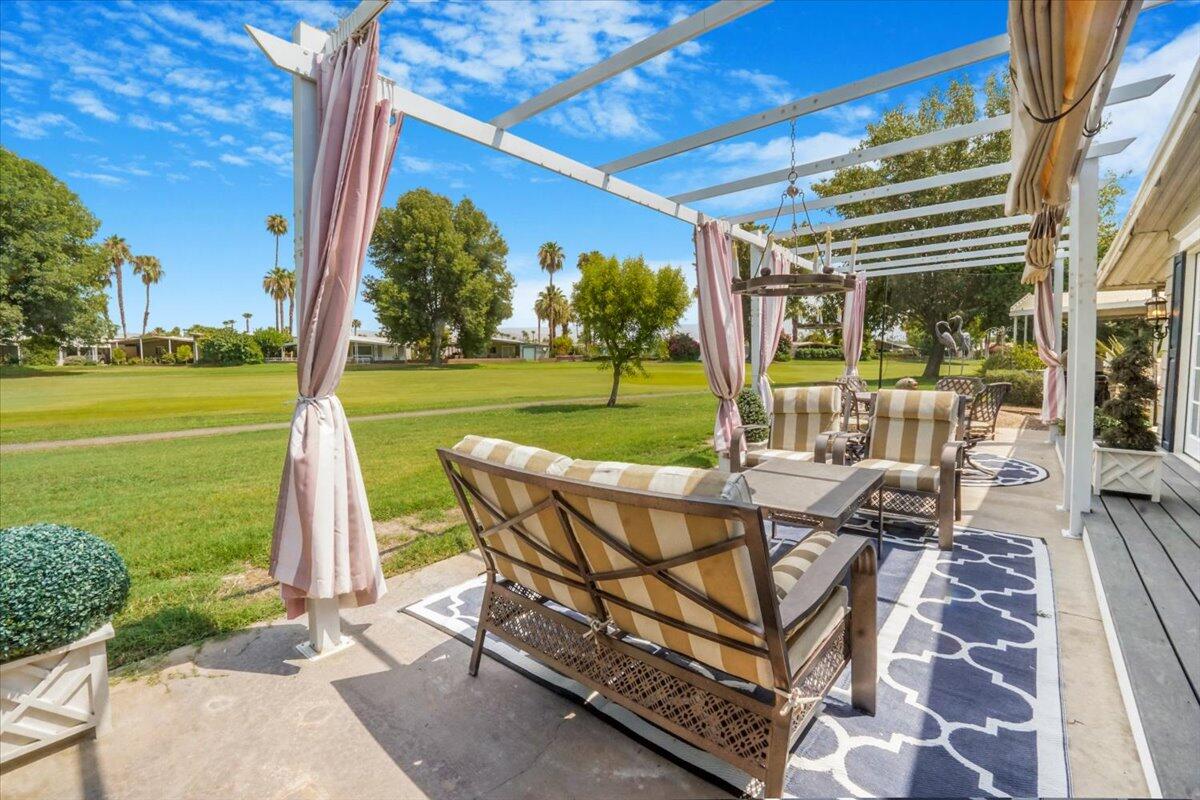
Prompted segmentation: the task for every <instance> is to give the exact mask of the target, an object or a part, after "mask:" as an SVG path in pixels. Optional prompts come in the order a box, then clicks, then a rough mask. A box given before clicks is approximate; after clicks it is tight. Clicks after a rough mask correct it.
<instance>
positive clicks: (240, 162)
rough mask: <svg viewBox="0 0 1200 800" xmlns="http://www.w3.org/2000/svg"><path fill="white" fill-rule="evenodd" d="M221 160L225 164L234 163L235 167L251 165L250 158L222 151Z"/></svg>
mask: <svg viewBox="0 0 1200 800" xmlns="http://www.w3.org/2000/svg"><path fill="white" fill-rule="evenodd" d="M221 161H222V162H223V163H225V164H233V165H234V166H235V167H248V166H250V159H248V158H243V157H241V156H235V155H233V154H232V153H222V154H221Z"/></svg>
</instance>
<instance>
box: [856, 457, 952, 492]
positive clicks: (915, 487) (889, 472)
mask: <svg viewBox="0 0 1200 800" xmlns="http://www.w3.org/2000/svg"><path fill="white" fill-rule="evenodd" d="M855 466H856V467H869V468H870V469H882V470H886V472H885V473H884V476H883V485H884V486H890V487H892V488H893V489H909V490H912V491H917V492H936V491H937V490H938V476H939V475H941V472H942V471H941V469H939V468H938V467H931V466H929V465H928V464H905V463H903V462H901V461H889V460H888V459H886V458H864V459H863V460H862V461H859V462H857V463H856V464H855Z"/></svg>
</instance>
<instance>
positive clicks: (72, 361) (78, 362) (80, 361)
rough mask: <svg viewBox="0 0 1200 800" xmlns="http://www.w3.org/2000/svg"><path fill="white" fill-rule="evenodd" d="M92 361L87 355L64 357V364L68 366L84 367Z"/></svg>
mask: <svg viewBox="0 0 1200 800" xmlns="http://www.w3.org/2000/svg"><path fill="white" fill-rule="evenodd" d="M90 363H92V362H91V361H89V360H88V357H87V356H67V357H66V358H64V359H63V366H67V367H83V366H87V365H88V364H90Z"/></svg>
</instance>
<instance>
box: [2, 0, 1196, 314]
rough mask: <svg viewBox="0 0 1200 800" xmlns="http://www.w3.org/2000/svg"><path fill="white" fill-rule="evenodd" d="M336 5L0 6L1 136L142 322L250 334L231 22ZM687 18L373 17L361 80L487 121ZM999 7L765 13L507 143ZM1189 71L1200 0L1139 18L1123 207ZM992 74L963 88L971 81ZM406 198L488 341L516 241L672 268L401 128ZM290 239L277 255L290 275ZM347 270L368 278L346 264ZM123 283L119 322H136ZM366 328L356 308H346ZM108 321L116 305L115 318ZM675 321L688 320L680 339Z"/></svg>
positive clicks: (927, 50) (581, 153)
mask: <svg viewBox="0 0 1200 800" xmlns="http://www.w3.org/2000/svg"><path fill="white" fill-rule="evenodd" d="M353 6H354V3H353V2H329V1H327V0H295V1H294V2H293V1H290V0H275V1H272V2H267V1H265V0H264V1H263V2H253V1H252V0H241V1H240V2H199V1H193V2H176V3H156V2H136V3H135V2H49V1H44V2H22V1H21V0H5V2H4V3H3V8H2V9H0V109H2V110H0V142H2V143H3V144H4V146H6V147H8V148H11V149H12V150H15V151H16V152H17V153H19V154H20V155H22V156H25V157H27V158H32V159H34V160H36V161H38V162H40V163H42V164H44V165H45V166H46V167H48V168H49V169H50V170H51V171H52V172H54V173H55V174H56V175H57V176H59V177H60V178H62V179H63V180H65V181H66V182H67V183H68V184H69V185H70V186H71V188H72V189H74V190H75V191H76V192H77V193H79V195H80V196H81V197H82V198H83V200H84V202H85V203H86V204H87V205H88V206H89V208H91V209H92V211H93V212H94V213H95V214H96V215H97V216H98V217H99V218H100V219H101V220H102V221H103V225H102V227H101V230H100V234H99V235H100V236H107V235H109V234H114V233H115V234H119V235H121V236H124V237H125V238H126V239H127V240H128V241H129V242H130V244H131V246H132V248H133V250H134V252H135V253H145V254H152V255H156V256H158V257H159V258H160V259H161V261H162V263H163V267H164V269H165V277H164V279H163V282H162V283H161V284H160V285H159V286H157V287H155V288H154V290H153V299H152V303H151V323H150V324H151V326H154V325H156V324H161V325H164V326H168V327H169V326H172V325H187V324H191V323H195V322H201V323H206V324H219V323H220V322H221V321H222V320H224V319H230V318H238V319H239V325H240V317H241V314H242V312H244V311H250V312H252V313H253V314H254V315H255V319H254V323H255V324H270V322H271V320H272V306H271V301H270V300H269V299H268V298H267V297H266V295H264V294H263V293H262V291H261V288H260V283H261V279H262V274H263V273H264V272H265V271H266V270H267V269H268V268H270V267H271V266H272V259H273V253H274V243H273V239H272V238H271V237H270V236H269V235H268V234H267V233H266V231H265V230H264V227H263V219H264V217H266V215H267V214H270V213H282V214H284V215H286V216H288V217H289V220H290V217H291V205H292V203H291V197H292V195H291V116H290V115H291V91H290V80H289V79H288V78H287V77H286V76H284V75H283V74H282V73H278V72H277V71H276V70H275V69H274V68H273V67H271V66H270V65H269V64H268V62H267V61H266V59H265V58H264V57H263V56H262V55H261V54H260V53H259V52H258V50H257V48H255V47H254V45H253V44H252V43H251V41H250V39H249V37H247V36H246V35H245V33H244V32H243V31H242V28H241V25H242V24H243V23H250V24H252V25H255V26H257V27H260V28H263V29H265V30H268V31H271V32H272V33H275V34H277V35H280V36H284V37H288V36H289V31H290V30H291V27H292V25H293V24H294V23H295V21H297V20H299V19H304V20H306V21H308V22H310V23H312V24H315V25H318V26H322V27H330V26H332V25H333V24H334V22H335V21H336V19H337V17H338V15H339V14H344V13H346V12H347V11H348V10H349V9H351V8H353ZM701 6H702V4H700V3H676V2H656V3H626V2H602V3H588V2H565V3H560V2H550V3H542V2H531V3H525V2H516V1H515V0H508V1H507V2H497V3H494V4H492V3H434V2H423V3H404V2H401V1H400V0H397V2H395V3H393V6H392V8H390V9H389V10H388V11H387V13H386V14H385V15H384V16H383V17H382V26H383V27H382V33H383V39H382V48H381V50H382V68H383V71H384V72H385V73H386V74H388V75H390V76H391V77H393V78H396V79H398V80H399V81H400V82H401V83H403V84H405V85H406V86H408V87H409V88H412V89H414V90H415V91H417V92H420V93H422V94H426V95H428V96H430V97H432V98H434V99H436V100H438V101H440V102H443V103H446V104H448V105H451V106H454V107H456V108H458V109H460V110H463V111H465V112H467V113H470V114H472V115H473V116H476V117H479V118H482V119H490V118H491V117H493V116H495V115H496V114H498V113H500V112H501V111H503V110H505V109H507V108H509V107H511V106H512V105H515V104H516V103H518V102H520V101H521V100H524V99H525V98H527V97H529V96H530V95H532V94H533V93H535V92H537V91H539V90H540V89H542V88H545V87H546V86H548V85H550V84H552V83H554V82H556V81H558V80H561V79H563V78H565V77H568V76H569V75H571V74H573V73H575V72H578V71H580V70H581V69H584V68H586V67H588V66H590V65H591V64H594V63H596V62H597V61H599V60H601V59H602V58H604V57H606V56H608V55H610V54H611V53H613V52H615V51H616V50H619V49H621V48H622V47H625V46H627V45H628V44H629V43H631V42H633V41H636V40H638V39H641V38H644V37H645V36H647V35H649V34H650V33H652V32H654V31H655V30H658V29H660V28H662V27H665V26H666V25H668V24H670V23H672V22H674V21H676V20H678V19H680V18H682V17H684V16H686V15H688V14H690V13H693V12H694V11H696V10H697V9H699V8H700V7H701ZM1005 14H1006V4H1005V3H1004V2H992V1H990V0H979V1H978V2H932V3H926V2H907V3H905V2H861V3H856V2H803V3H802V2H798V1H796V0H793V1H791V2H789V1H788V0H780V2H776V3H774V4H772V5H770V6H767V7H766V8H764V9H762V10H760V11H757V12H754V13H752V14H749V15H747V16H745V17H742V18H741V19H739V20H737V21H735V22H733V23H731V24H729V25H726V26H724V27H723V28H720V29H718V30H717V31H715V32H713V33H710V34H708V35H706V36H704V37H702V38H701V39H699V40H697V41H695V42H692V43H689V44H687V45H685V46H683V47H681V48H679V49H677V50H676V51H673V52H672V53H669V54H666V55H664V56H661V57H659V58H657V59H655V60H653V61H651V62H648V63H647V64H645V65H643V66H641V67H639V68H638V69H636V70H634V71H631V72H629V73H627V74H625V75H624V76H622V77H620V78H618V79H616V80H613V81H611V82H609V83H607V84H604V85H602V86H601V87H599V88H597V89H594V90H592V91H589V92H587V93H585V94H583V95H580V96H578V97H576V98H575V99H574V100H572V101H571V102H569V103H567V104H565V105H563V106H560V107H558V108H557V109H555V110H553V111H551V112H547V113H545V114H542V115H540V116H538V117H535V118H534V119H532V120H529V121H527V122H525V123H523V124H521V125H520V126H518V127H517V128H515V129H514V130H515V132H517V133H519V134H520V135H522V136H524V137H526V138H529V139H532V140H533V141H536V142H538V143H539V144H543V145H546V146H548V147H551V148H553V149H555V150H558V151H561V152H563V153H566V154H568V155H571V156H573V157H575V158H578V159H579V160H581V161H584V162H587V163H592V164H599V163H603V162H605V161H608V160H610V159H613V158H616V157H619V156H622V155H627V154H629V153H633V152H637V151H639V150H642V149H644V148H646V147H649V146H652V145H654V144H657V143H660V142H663V141H667V140H670V139H674V138H676V137H678V136H681V135H684V134H687V133H691V132H694V131H697V130H700V129H703V128H706V127H709V126H712V125H716V124H719V123H721V122H725V121H727V120H730V119H734V118H736V117H740V116H743V115H745V114H748V113H751V112H754V111H758V110H765V109H767V108H771V107H773V106H776V105H778V104H781V103H784V102H787V101H789V100H793V99H796V98H799V97H801V96H803V95H805V94H808V93H810V92H813V91H819V90H822V89H827V88H831V87H834V86H837V85H840V84H843V83H846V82H848V81H851V80H854V79H856V78H860V77H864V76H867V75H870V74H873V73H876V72H879V71H882V70H886V69H889V68H892V67H896V66H899V65H902V64H905V63H907V62H910V61H913V60H916V59H919V58H923V57H926V56H929V55H933V54H936V53H939V52H942V51H944V50H948V49H951V48H954V47H959V46H962V45H965V44H969V43H971V42H975V41H977V40H979V39H982V38H985V37H988V36H993V35H995V34H997V33H1001V32H1003V31H1004V27H1005ZM1198 53H1200V4H1197V3H1196V2H1195V1H1194V0H1186V1H1184V2H1175V3H1172V4H1170V5H1168V6H1166V7H1163V8H1160V9H1156V10H1153V11H1150V12H1146V13H1144V14H1143V15H1142V17H1141V18H1140V19H1139V21H1138V24H1137V27H1136V29H1135V31H1134V34H1133V37H1132V40H1131V43H1130V45H1129V48H1128V50H1127V53H1126V57H1125V60H1124V62H1123V66H1122V71H1121V74H1120V76H1119V77H1118V81H1117V82H1118V84H1120V83H1125V82H1129V81H1132V80H1138V79H1141V78H1146V77H1151V76H1153V75H1157V74H1162V73H1174V74H1175V76H1176V77H1175V78H1174V79H1173V80H1172V81H1171V82H1170V83H1169V84H1167V86H1166V87H1164V89H1162V90H1160V91H1159V93H1158V94H1157V95H1155V96H1154V97H1152V98H1147V99H1146V100H1142V101H1138V102H1136V103H1130V104H1127V105H1124V106H1119V107H1117V109H1115V110H1114V114H1113V115H1112V116H1113V121H1112V125H1111V127H1110V129H1109V130H1108V131H1106V132H1105V133H1104V134H1102V135H1101V139H1109V138H1119V137H1123V136H1132V135H1136V136H1138V137H1139V138H1138V142H1137V143H1136V144H1135V145H1134V146H1132V147H1131V148H1130V149H1129V150H1127V151H1126V152H1125V153H1124V154H1122V155H1121V156H1117V157H1113V158H1111V159H1107V160H1106V163H1105V164H1104V165H1103V167H1104V168H1105V169H1113V170H1116V171H1117V172H1124V171H1130V172H1132V175H1131V177H1130V178H1129V179H1128V181H1127V183H1128V185H1129V188H1130V193H1131V194H1132V192H1133V191H1134V190H1136V187H1137V185H1138V182H1139V179H1140V177H1141V174H1142V172H1143V170H1144V169H1145V166H1146V163H1147V162H1148V160H1149V158H1150V156H1151V154H1152V153H1153V150H1154V147H1155V145H1156V144H1157V142H1158V139H1159V137H1160V136H1161V133H1162V130H1163V129H1164V128H1165V126H1166V124H1167V121H1168V119H1169V118H1170V115H1171V112H1172V110H1173V109H1174V107H1175V104H1176V102H1177V100H1178V97H1179V94H1180V92H1181V90H1182V85H1183V83H1184V82H1185V81H1186V78H1187V75H1188V73H1189V72H1190V70H1191V68H1192V65H1193V63H1194V61H1195V59H1196V57H1197V54H1198ZM1002 64H1003V61H1002V60H995V61H992V62H986V63H983V64H979V65H975V66H973V67H971V68H969V69H967V70H965V71H962V72H959V73H954V74H955V75H962V74H965V75H967V76H969V77H970V78H971V79H972V80H973V81H976V82H979V81H981V80H982V78H983V77H984V76H985V75H986V74H987V73H988V72H990V71H994V70H996V69H998V68H1000V67H1001V66H1002ZM944 80H946V77H942V78H941V79H931V80H928V81H923V82H921V83H917V84H912V85H909V86H905V87H902V88H900V89H897V90H895V91H892V92H889V93H887V94H883V95H875V96H872V97H869V98H865V99H864V100H861V101H858V102H855V103H853V104H850V105H849V106H843V107H840V108H838V109H834V110H831V111H829V112H821V113H817V114H812V115H809V116H807V117H803V118H801V120H800V122H799V124H798V126H797V133H798V136H799V142H798V146H797V157H798V159H799V160H800V161H807V160H811V159H814V158H821V157H823V156H828V155H833V154H836V153H838V152H844V151H845V150H847V149H849V148H850V147H852V146H853V145H855V144H856V143H857V141H858V139H859V137H860V135H861V134H862V131H863V127H864V124H865V123H866V122H867V121H870V120H872V119H874V118H875V117H876V116H877V115H878V113H879V112H880V110H881V109H883V108H885V107H891V106H894V105H896V104H899V103H902V102H908V103H910V104H911V102H912V101H913V100H914V99H915V98H916V97H918V96H920V95H921V94H922V93H923V92H924V91H925V90H926V89H927V88H928V87H929V86H930V85H932V84H934V83H938V82H941V81H944ZM786 136H787V126H786V124H784V125H776V126H773V127H770V128H767V129H764V130H762V131H759V132H757V133H755V134H751V135H747V136H743V137H738V138H736V139H733V140H729V141H726V142H724V143H720V144H717V145H714V146H711V147H708V148H704V149H702V150H700V151H696V152H694V153H691V154H687V155H684V156H680V157H676V158H673V159H669V160H667V161H665V162H661V163H659V164H654V165H647V166H645V167H642V168H639V169H636V170H632V171H630V172H627V173H624V174H623V175H622V177H625V178H628V179H630V180H633V181H634V182H636V183H639V184H642V185H644V186H646V187H647V188H650V189H653V190H655V191H659V192H662V193H663V194H668V195H669V194H674V193H678V192H681V191H685V190H688V189H693V188H697V187H700V186H706V185H709V184H713V183H718V182H720V181H723V180H728V179H731V178H735V177H741V176H744V175H747V174H753V173H757V172H763V171H767V170H770V169H779V168H782V167H784V166H786V165H787V163H788V154H787V151H788V146H787V138H786ZM417 186H427V187H429V188H431V189H433V190H435V191H438V192H442V193H444V194H447V195H449V196H450V197H452V198H454V199H458V198H459V197H461V196H463V195H468V196H470V197H471V198H472V199H473V200H474V201H475V202H476V203H477V204H478V205H480V206H481V207H482V208H483V209H484V210H485V211H486V212H487V213H488V214H489V216H491V218H492V219H493V220H494V221H495V222H496V223H497V224H498V225H499V227H500V229H501V231H502V232H503V234H504V236H505V238H506V239H507V240H508V243H509V248H510V255H509V269H510V270H511V271H512V272H513V274H514V275H515V276H516V277H517V280H518V289H517V293H516V296H515V298H514V306H515V313H514V317H513V319H512V320H511V321H510V322H509V323H507V324H508V325H511V326H516V325H524V326H529V327H532V325H533V322H534V317H533V312H532V308H531V306H532V303H533V297H534V296H535V295H536V293H537V292H538V291H539V290H540V289H541V287H542V286H544V284H545V278H544V276H543V275H541V274H540V273H539V271H538V269H537V262H536V251H537V247H538V245H539V244H540V243H541V242H543V241H545V240H547V239H554V240H556V241H558V242H559V243H560V244H562V245H563V247H564V248H565V250H566V252H567V262H568V269H567V270H565V271H564V272H565V274H564V275H562V276H561V278H559V280H563V282H565V283H568V284H569V283H570V282H571V280H572V279H573V278H575V277H577V275H576V273H575V272H574V270H573V268H572V266H573V264H574V261H575V257H576V254H577V253H579V252H581V251H583V250H592V249H599V250H603V251H605V252H614V253H618V254H620V255H633V254H638V253H640V254H642V255H644V256H645V257H646V258H647V259H648V260H649V261H651V262H652V263H656V264H665V263H672V264H676V265H680V266H686V265H688V264H690V263H691V260H692V253H691V234H690V230H689V229H688V227H687V226H686V225H684V224H683V223H680V222H678V221H675V220H672V219H669V218H667V217H663V216H660V215H658V214H656V213H655V212H652V211H648V210H646V209H643V208H641V207H638V206H634V205H632V204H630V203H628V202H626V201H623V200H620V199H617V198H613V197H609V196H607V195H605V194H603V193H601V192H598V191H596V190H594V189H591V188H589V187H586V186H582V185H579V184H576V183H574V182H571V181H568V180H566V179H563V178H560V177H557V176H555V175H553V174H551V173H549V172H546V171H543V170H541V169H538V168H536V167H533V166H529V165H526V164H523V163H521V162H518V161H516V160H514V159H511V158H509V157H507V156H503V155H501V154H498V153H495V152H493V151H490V150H488V149H486V148H484V147H481V146H478V145H475V144H471V143H468V142H465V141H462V140H459V139H457V138H456V137H454V136H452V135H450V134H446V133H443V132H440V131H437V130H434V129H432V128H429V127H427V126H425V125H423V124H422V123H419V122H416V121H410V122H408V123H406V124H405V127H404V131H403V133H402V135H401V139H400V148H399V151H398V154H397V159H396V163H395V166H394V168H393V170H392V174H391V177H390V180H389V183H388V190H387V196H386V198H385V202H386V203H388V204H391V203H394V202H395V199H396V197H397V196H398V195H399V194H400V193H402V192H404V191H406V190H408V189H411V188H413V187H417ZM778 191H779V190H778V188H777V187H763V188H762V189H759V190H753V191H751V192H747V193H743V194H742V195H740V196H729V197H725V198H719V199H715V200H713V201H710V202H708V203H700V204H698V206H699V207H700V208H702V209H704V210H707V211H713V212H719V213H732V212H735V211H744V210H751V209H755V208H760V207H764V206H766V205H771V204H772V202H774V201H775V199H777V198H778ZM290 253H291V241H290V238H287V239H285V241H284V242H283V243H282V245H281V254H282V255H283V259H284V261H285V263H287V259H290ZM368 269H370V267H369V266H368ZM141 308H142V299H141V291H140V286H139V287H137V290H134V291H127V293H126V312H127V314H129V316H130V318H131V319H136V318H139V317H140V315H141ZM357 316H359V317H360V318H361V319H362V320H364V322H365V323H366V327H367V328H372V327H374V324H375V321H374V317H373V316H372V314H371V309H370V307H369V306H368V305H367V304H366V303H362V302H361V301H360V308H359V309H357ZM114 317H115V304H114ZM693 319H694V310H693V311H689V313H688V316H687V317H686V318H685V321H690V320H693Z"/></svg>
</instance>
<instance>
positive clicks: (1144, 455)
mask: <svg viewBox="0 0 1200 800" xmlns="http://www.w3.org/2000/svg"><path fill="white" fill-rule="evenodd" d="M1151 337H1152V333H1151V331H1150V329H1149V327H1148V326H1147V325H1145V324H1144V323H1139V324H1138V325H1136V326H1135V327H1134V328H1133V330H1132V331H1131V332H1130V333H1129V334H1128V335H1127V336H1126V337H1125V340H1124V342H1123V344H1124V349H1123V350H1121V351H1120V352H1117V353H1115V354H1113V355H1112V357H1111V358H1110V360H1109V383H1110V384H1115V385H1116V391H1115V393H1114V394H1113V396H1112V397H1111V399H1109V400H1107V401H1105V403H1104V405H1103V406H1101V407H1100V413H1099V414H1098V415H1097V418H1096V423H1097V428H1098V429H1099V431H1100V440H1099V441H1098V442H1095V443H1094V445H1093V447H1094V452H1095V456H1094V458H1093V459H1092V489H1093V491H1097V492H1101V491H1116V492H1128V493H1130V494H1143V495H1149V496H1150V498H1151V499H1152V500H1153V501H1155V502H1158V497H1159V492H1160V490H1161V487H1162V457H1163V451H1162V450H1161V449H1159V447H1158V439H1157V437H1156V436H1155V435H1154V432H1153V431H1152V430H1151V429H1150V414H1149V409H1150V404H1151V403H1153V402H1154V397H1155V395H1156V394H1157V392H1158V387H1157V386H1155V385H1154V381H1153V379H1152V378H1151V375H1152V374H1153V369H1154V361H1155V359H1154V343H1153V340H1152V338H1151Z"/></svg>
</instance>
